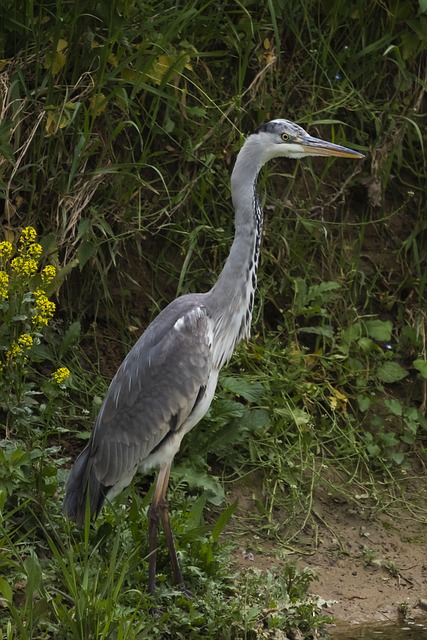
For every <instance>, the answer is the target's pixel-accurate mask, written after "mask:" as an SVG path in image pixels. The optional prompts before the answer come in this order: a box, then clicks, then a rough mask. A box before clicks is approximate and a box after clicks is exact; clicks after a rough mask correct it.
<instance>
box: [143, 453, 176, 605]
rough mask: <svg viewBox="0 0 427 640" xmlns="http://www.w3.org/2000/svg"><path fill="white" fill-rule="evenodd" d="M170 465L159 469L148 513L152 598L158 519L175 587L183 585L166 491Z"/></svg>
mask: <svg viewBox="0 0 427 640" xmlns="http://www.w3.org/2000/svg"><path fill="white" fill-rule="evenodd" d="M170 470H171V465H170V464H168V465H165V466H164V467H160V470H159V475H158V476H157V482H156V487H155V489H154V495H153V499H152V501H151V505H150V510H149V513H148V547H149V551H150V556H149V564H148V590H149V592H150V594H151V595H152V596H154V593H155V590H156V561H157V532H158V528H159V518H160V519H161V521H162V525H163V529H164V532H165V537H166V542H167V545H168V550H169V555H170V559H171V564H172V574H173V579H174V583H175V584H176V585H183V579H182V574H181V570H180V568H179V563H178V557H177V555H176V550H175V544H174V541H173V533H172V528H171V524H170V518H169V510H168V500H167V491H168V484H169V474H170Z"/></svg>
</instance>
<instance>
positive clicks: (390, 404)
mask: <svg viewBox="0 0 427 640" xmlns="http://www.w3.org/2000/svg"><path fill="white" fill-rule="evenodd" d="M384 405H385V406H386V407H387V409H388V410H389V411H390V413H392V414H393V415H394V416H401V415H402V414H403V407H402V405H401V404H400V402H399V401H398V400H384Z"/></svg>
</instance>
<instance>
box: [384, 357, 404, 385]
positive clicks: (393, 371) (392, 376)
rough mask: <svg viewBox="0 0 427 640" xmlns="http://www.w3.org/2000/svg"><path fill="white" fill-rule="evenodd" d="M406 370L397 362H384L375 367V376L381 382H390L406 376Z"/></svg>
mask: <svg viewBox="0 0 427 640" xmlns="http://www.w3.org/2000/svg"><path fill="white" fill-rule="evenodd" d="M407 375H408V372H407V371H406V370H405V369H403V368H402V367H401V366H400V364H398V363H397V362H385V363H384V364H382V365H380V366H379V367H378V369H377V378H378V380H381V382H386V383H389V384H390V383H392V382H398V381H399V380H402V379H403V378H406V376H407Z"/></svg>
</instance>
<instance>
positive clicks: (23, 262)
mask: <svg viewBox="0 0 427 640" xmlns="http://www.w3.org/2000/svg"><path fill="white" fill-rule="evenodd" d="M10 266H11V268H12V269H13V271H15V272H16V273H17V274H18V275H20V276H27V277H30V276H33V275H34V274H35V272H36V271H37V260H34V258H29V257H27V256H17V257H16V258H13V260H11V262H10Z"/></svg>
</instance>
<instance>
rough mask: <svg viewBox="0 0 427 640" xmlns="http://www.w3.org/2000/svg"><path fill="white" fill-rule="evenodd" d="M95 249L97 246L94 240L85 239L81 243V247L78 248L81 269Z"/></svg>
mask: <svg viewBox="0 0 427 640" xmlns="http://www.w3.org/2000/svg"><path fill="white" fill-rule="evenodd" d="M95 250H96V248H95V245H94V244H93V242H89V241H88V240H83V242H81V243H80V245H79V248H78V249H77V258H78V260H79V266H80V270H81V269H83V267H84V266H85V264H86V262H87V261H88V260H90V259H91V257H92V256H93V255H94V253H95Z"/></svg>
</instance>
